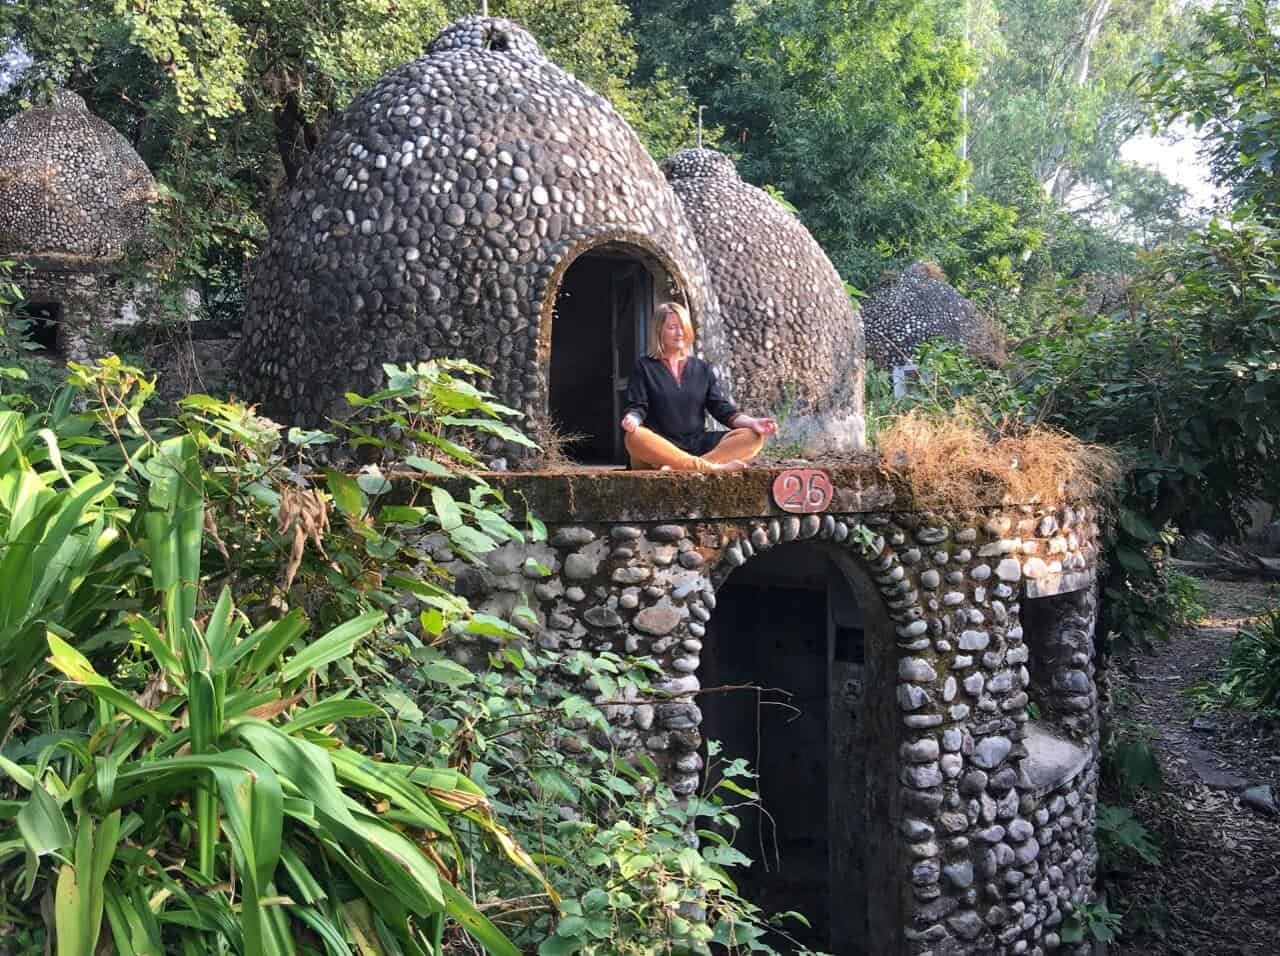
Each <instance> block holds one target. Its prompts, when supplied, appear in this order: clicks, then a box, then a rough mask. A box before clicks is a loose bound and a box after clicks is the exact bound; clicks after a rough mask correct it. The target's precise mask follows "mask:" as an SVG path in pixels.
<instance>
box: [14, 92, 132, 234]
mask: <svg viewBox="0 0 1280 956" xmlns="http://www.w3.org/2000/svg"><path fill="white" fill-rule="evenodd" d="M155 198H156V184H155V180H154V179H152V178H151V173H150V172H149V171H148V170H147V167H146V164H144V163H143V162H142V159H141V157H139V156H138V154H137V153H136V152H134V150H133V147H132V146H130V145H129V143H128V141H127V140H125V138H124V137H123V136H121V135H120V134H119V133H117V132H116V131H115V130H114V129H112V128H111V126H110V125H108V124H107V123H105V122H103V121H102V120H100V119H98V118H97V117H96V116H94V115H93V114H91V113H90V112H89V110H88V108H87V107H86V106H85V103H84V100H82V99H81V98H80V97H79V96H76V95H75V94H74V93H68V92H61V93H58V94H57V95H56V96H55V97H54V101H53V103H52V104H51V105H50V106H47V107H36V108H34V109H29V110H24V111H23V112H21V113H18V114H17V115H16V116H11V117H10V118H9V119H8V120H7V121H5V123H4V124H3V125H0V253H3V254H7V255H72V256H89V257H95V258H115V257H117V256H119V255H121V254H122V253H123V252H124V249H125V246H126V244H128V242H129V241H130V240H132V239H134V238H136V237H138V236H139V235H140V234H141V232H142V228H143V226H144V225H145V223H146V218H147V204H148V203H149V202H152V201H154V200H155Z"/></svg>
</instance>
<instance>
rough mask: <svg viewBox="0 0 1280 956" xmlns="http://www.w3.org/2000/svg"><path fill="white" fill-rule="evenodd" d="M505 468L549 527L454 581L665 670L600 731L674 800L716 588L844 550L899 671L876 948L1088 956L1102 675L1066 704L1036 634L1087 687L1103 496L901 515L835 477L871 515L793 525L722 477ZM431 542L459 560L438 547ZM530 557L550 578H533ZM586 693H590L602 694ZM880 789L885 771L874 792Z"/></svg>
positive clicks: (689, 751) (544, 641)
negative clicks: (811, 554)
mask: <svg viewBox="0 0 1280 956" xmlns="http://www.w3.org/2000/svg"><path fill="white" fill-rule="evenodd" d="M752 480H755V479H754V478H752V479H744V481H752ZM510 481H511V482H513V483H523V486H522V490H523V491H527V492H529V494H528V495H527V497H528V498H529V499H530V500H531V501H532V502H534V503H535V504H534V506H535V508H536V507H537V505H536V502H538V501H539V500H544V501H546V502H547V503H548V511H549V512H550V513H549V517H551V518H552V519H553V523H552V524H551V525H550V526H549V527H550V536H549V540H548V541H546V542H543V543H537V544H528V545H516V544H508V545H506V546H504V547H502V548H500V549H498V550H497V551H495V552H493V553H492V554H490V555H488V556H487V558H486V566H485V567H479V568H478V567H475V566H470V565H466V564H464V563H461V562H458V563H455V564H453V565H450V566H449V569H450V570H451V571H453V572H454V573H455V574H456V576H457V578H456V580H457V589H458V591H459V592H460V593H463V594H466V595H467V596H468V597H470V598H471V599H472V601H473V603H474V604H475V605H476V606H477V607H478V608H480V609H481V610H483V611H486V612H487V613H491V614H498V615H501V616H511V612H512V611H513V610H514V609H515V608H516V607H518V606H520V605H522V604H525V603H527V605H528V606H529V607H530V608H531V609H532V610H533V611H534V616H535V617H536V624H534V623H531V622H530V621H527V620H524V618H523V617H521V616H514V617H512V618H511V619H512V620H513V622H514V623H516V624H517V625H518V626H521V627H522V628H523V629H524V630H525V631H526V632H527V633H528V635H529V640H531V641H536V642H537V643H538V644H539V646H541V647H543V648H545V649H547V650H549V651H552V652H557V651H565V652H568V651H577V650H588V651H597V652H600V651H606V650H608V651H614V652H616V653H619V654H627V655H632V656H636V657H640V658H644V659H647V660H649V661H650V662H652V663H653V664H654V665H655V666H656V667H657V668H659V669H660V671H661V673H662V675H663V677H662V678H661V680H659V681H658V682H657V684H656V686H657V688H658V690H659V691H661V692H662V696H661V698H659V699H655V700H641V699H636V700H634V701H633V702H627V703H623V704H615V705H611V706H610V707H609V708H608V717H609V719H610V721H611V725H612V729H611V731H610V733H609V735H608V739H607V740H604V739H601V740H599V741H597V743H599V744H601V745H605V744H608V745H610V746H612V747H613V748H616V749H617V750H618V751H619V752H621V753H623V754H625V753H629V752H639V751H641V750H643V751H645V752H647V753H648V754H649V755H650V756H651V757H652V758H653V759H654V760H655V761H656V762H657V763H658V764H659V766H661V767H663V768H664V769H665V771H666V773H667V774H668V776H669V779H670V781H671V783H672V785H673V787H674V789H675V791H676V792H677V793H681V794H689V793H693V792H694V791H695V790H696V789H697V788H698V786H699V782H700V771H701V770H702V757H701V754H700V748H701V746H702V742H703V741H702V736H701V734H700V732H699V725H700V722H701V711H700V709H699V707H698V704H697V700H696V697H697V693H698V691H699V689H700V681H699V666H700V663H701V655H702V651H703V647H704V640H705V639H706V638H707V634H708V631H707V623H708V621H709V620H710V619H711V617H712V615H713V614H714V612H715V609H716V606H717V590H718V589H719V586H720V585H721V584H722V583H723V582H724V581H725V580H726V578H727V577H728V576H729V575H730V574H731V573H732V572H733V570H734V569H735V568H737V567H740V566H742V565H744V564H745V563H746V562H748V561H750V560H751V558H752V557H753V556H754V555H755V554H757V553H759V552H762V551H765V550H767V549H769V548H772V547H774V546H776V545H778V544H779V543H785V542H793V541H798V542H811V543H812V544H814V545H815V546H819V547H821V548H823V549H824V550H826V551H827V552H828V553H829V554H832V555H838V556H840V557H841V559H842V561H845V562H851V563H852V566H853V567H854V568H855V569H856V576H862V577H863V578H864V582H863V583H864V585H865V586H864V587H863V588H862V589H861V590H860V591H859V593H861V594H863V595H864V596H865V595H866V594H868V593H870V594H872V595H875V594H877V593H878V595H879V597H878V599H877V600H876V601H875V602H874V603H875V604H876V605H877V606H870V607H863V608H862V610H863V614H864V616H865V618H866V620H867V622H868V623H867V626H866V635H867V637H866V640H867V643H868V647H867V654H868V655H869V656H870V655H871V654H872V653H876V652H877V651H879V650H884V649H885V646H886V645H889V644H891V645H892V649H891V651H890V652H889V653H890V654H891V658H890V659H893V658H894V657H896V661H897V666H896V670H897V676H898V680H897V683H896V684H894V685H890V686H879V687H872V688H868V692H867V696H868V697H869V698H874V697H875V695H881V696H880V697H879V698H878V700H879V702H880V703H887V705H888V709H889V710H890V711H896V713H897V715H898V717H897V726H896V728H895V730H894V733H896V738H895V739H893V741H892V744H893V745H894V746H895V747H896V749H895V750H891V751H889V757H890V759H888V760H886V761H881V762H878V763H873V762H871V761H869V762H868V763H869V765H870V766H874V767H875V768H876V769H875V771H874V772H875V773H876V774H880V775H890V777H891V778H892V779H894V780H896V783H894V784H892V785H891V786H890V789H891V791H892V799H891V800H889V801H887V803H886V804H885V806H886V807H887V808H888V813H887V815H886V817H878V816H877V815H875V814H869V815H868V816H869V819H871V820H873V821H875V820H877V819H880V820H881V822H882V824H883V826H884V827H885V832H883V833H877V834H869V835H867V843H869V844H878V845H882V846H883V845H887V846H889V847H890V848H891V849H892V854H891V860H896V864H894V866H895V870H894V873H895V874H896V879H897V883H898V894H897V899H898V907H897V910H898V911H897V913H896V914H895V917H896V919H895V926H896V932H897V934H898V935H897V938H896V939H894V940H893V941H892V942H891V941H890V939H889V937H888V936H885V935H884V934H883V933H879V934H877V943H876V945H877V947H879V948H877V950H876V951H877V952H878V953H884V954H888V956H894V954H910V956H942V954H969V953H1001V954H1003V953H1031V954H1043V953H1048V952H1068V953H1080V954H1083V953H1085V952H1088V950H1087V948H1081V947H1074V948H1073V947H1072V946H1071V945H1067V944H1064V943H1062V940H1061V932H1060V929H1061V924H1062V921H1063V920H1064V919H1065V918H1066V917H1067V916H1069V914H1070V913H1071V912H1072V911H1073V909H1074V908H1075V907H1077V906H1079V905H1081V904H1082V903H1085V902H1087V901H1089V900H1090V899H1091V893H1092V889H1091V886H1092V875H1093V869H1094V866H1095V862H1096V850H1095V848H1094V844H1093V838H1092V828H1093V821H1094V814H1095V793H1096V779H1097V762H1098V749H1097V735H1096V729H1095V727H1096V725H1095V724H1094V723H1093V722H1092V721H1096V694H1095V693H1094V691H1093V689H1092V686H1090V688H1089V689H1088V692H1087V693H1086V692H1085V691H1084V688H1082V687H1075V686H1073V687H1072V688H1071V693H1070V694H1068V695H1067V696H1065V697H1063V696H1060V695H1061V694H1063V693H1064V692H1065V691H1064V690H1063V689H1062V688H1060V687H1055V688H1051V689H1049V690H1048V691H1043V690H1042V689H1040V688H1037V687H1036V686H1035V678H1034V677H1033V673H1035V670H1034V666H1029V665H1031V656H1032V654H1033V653H1034V650H1033V649H1034V648H1035V647H1037V646H1041V645H1042V644H1043V646H1045V647H1049V648H1059V649H1063V652H1064V653H1067V657H1066V660H1067V661H1068V662H1069V663H1070V664H1071V667H1070V668H1069V669H1070V670H1072V671H1073V672H1075V673H1080V674H1083V675H1085V677H1086V678H1087V679H1088V680H1089V682H1090V684H1092V670H1091V661H1090V662H1089V664H1088V666H1085V665H1084V664H1082V663H1081V662H1079V660H1078V659H1077V658H1075V657H1074V656H1073V655H1075V654H1085V653H1088V654H1089V655H1090V656H1091V647H1090V645H1089V644H1088V643H1087V642H1088V640H1091V635H1092V630H1093V622H1094V617H1095V614H1094V597H1093V590H1092V587H1093V585H1092V581H1093V577H1094V572H1095V567H1096V562H1097V559H1098V535H1099V529H1098V523H1097V521H1098V519H1097V515H1096V513H1095V511H1094V510H1093V509H1092V508H1090V507H1081V508H1076V507H1067V506H1064V507H1059V508H1043V507H1031V506H1026V507H999V508H992V509H989V510H986V511H983V512H979V513H969V514H964V515H956V514H936V513H928V512H914V511H895V510H892V508H893V504H894V503H895V500H902V499H901V496H900V495H899V494H898V492H897V491H895V489H894V487H892V486H890V485H889V484H887V483H885V482H884V481H883V480H882V478H878V477H876V476H875V475H866V476H857V480H856V481H855V476H854V475H852V474H843V473H841V474H836V475H835V481H836V484H837V490H836V497H835V501H836V504H835V505H833V507H843V508H845V509H849V507H850V505H851V504H856V503H862V504H861V505H859V506H858V507H859V508H863V507H865V510H842V511H839V512H836V513H829V514H824V515H809V516H805V517H797V516H793V515H783V514H781V513H778V512H776V510H774V509H772V508H771V507H769V506H762V505H759V504H757V508H758V510H759V512H760V516H758V517H732V516H726V515H725V511H726V509H728V510H729V511H732V510H733V503H734V502H737V507H739V508H740V507H741V506H742V504H743V503H744V502H750V501H757V502H758V496H757V495H756V494H754V493H753V492H752V491H751V489H748V488H737V487H735V486H734V485H733V484H732V482H733V479H725V478H723V477H721V476H710V477H708V478H703V477H700V476H680V477H678V478H665V481H666V482H667V484H666V487H663V488H660V486H659V485H657V484H653V483H654V482H662V481H664V477H649V478H644V477H639V476H627V475H620V476H616V477H614V478H612V479H608V480H606V479H603V478H599V477H597V478H594V479H592V480H590V481H587V480H585V479H584V480H582V481H581V482H580V483H579V484H580V487H578V490H577V491H576V492H575V483H574V481H575V479H574V478H573V476H556V477H554V478H553V477H549V476H543V477H541V478H534V477H528V476H524V477H521V476H513V477H512V478H511V479H510ZM538 484H540V485H542V486H543V487H542V489H541V491H538V490H536V489H535V487H534V486H535V485H538ZM738 484H739V485H741V484H743V482H742V481H740V482H739V483H738ZM677 485H680V486H687V488H685V489H684V490H685V491H686V492H687V495H684V496H682V495H681V493H680V492H681V488H680V487H677ZM855 485H856V487H855ZM713 488H714V489H718V491H715V492H713V491H710V490H708V489H713ZM566 491H567V494H566V493H565V492H566ZM651 492H652V494H651ZM615 500H616V501H619V502H627V503H626V504H615V505H612V506H611V509H612V510H611V511H610V512H609V513H612V514H615V515H617V516H618V518H617V519H616V520H612V521H601V520H598V518H597V516H598V515H599V514H601V513H602V511H601V510H600V509H601V505H602V504H605V503H607V502H610V501H615ZM676 501H679V502H681V504H680V505H674V504H672V502H676ZM552 502H559V504H558V505H553V504H551V503H552ZM840 502H844V504H843V506H842V505H841V504H840ZM664 509H665V517H664V516H663V512H664ZM872 509H875V510H872ZM540 513H542V512H540ZM573 517H576V518H577V520H572V518H573ZM593 518H596V519H597V520H592V519H593ZM566 519H568V520H566ZM427 546H428V548H432V549H434V551H435V554H436V556H437V557H438V558H440V559H441V560H445V559H447V558H448V557H449V552H448V549H447V546H446V544H445V542H444V541H443V539H435V540H432V539H427ZM529 558H532V559H533V561H534V562H535V563H536V564H540V565H542V566H544V567H545V568H548V569H550V571H551V574H550V576H549V577H545V578H541V577H537V576H536V572H532V571H530V570H529V568H531V567H532V564H529V563H527V559H529ZM531 575H533V576H531ZM1032 593H1034V594H1035V595H1036V596H1035V597H1030V596H1029V595H1030V594H1032ZM1060 594H1065V596H1064V597H1055V596H1056V595H1060ZM1055 600H1056V601H1061V602H1062V604H1061V605H1059V606H1058V608H1057V610H1056V611H1055V612H1054V613H1051V614H1049V615H1047V616H1045V615H1041V616H1040V617H1039V618H1037V615H1035V614H1032V615H1031V618H1032V619H1036V620H1038V621H1040V622H1047V623H1044V626H1045V627H1047V628H1048V629H1049V630H1050V631H1051V632H1052V633H1051V634H1049V635H1048V638H1047V640H1045V641H1041V638H1042V637H1043V635H1027V634H1026V633H1025V631H1024V627H1023V609H1024V604H1026V603H1027V602H1036V601H1041V602H1043V601H1055ZM877 621H878V622H879V623H878V624H877V623H876V622H877ZM1082 635H1084V636H1082ZM876 642H878V646H877V647H873V646H871V645H872V644H873V643H876ZM1068 645H1070V647H1071V648H1072V650H1071V651H1070V652H1069V653H1068V652H1066V651H1065V648H1066V647H1067V646H1068ZM456 648H457V653H458V656H459V659H460V660H461V661H463V662H468V661H469V660H470V659H471V658H472V656H473V655H474V656H475V657H476V659H477V660H478V659H481V658H482V657H483V655H485V654H487V653H488V651H489V650H490V649H491V646H490V645H488V644H487V643H486V642H485V641H484V640H483V639H476V640H475V641H474V643H473V644H471V645H466V644H458V645H457V646H456ZM1052 653H1054V654H1055V655H1056V654H1057V653H1058V651H1057V650H1053V651H1052ZM1056 672H1059V671H1055V673H1056ZM563 679H564V680H565V681H566V682H570V683H571V682H572V680H573V678H572V677H570V676H569V675H567V674H566V675H564V676H563ZM581 691H582V692H583V693H585V694H587V695H588V696H594V695H593V692H592V689H591V688H590V687H582V688H581ZM1042 693H1048V694H1049V695H1050V697H1051V698H1052V699H1054V700H1062V701H1066V700H1083V699H1085V698H1087V699H1088V701H1089V707H1088V708H1087V709H1081V708H1079V707H1075V706H1074V705H1073V707H1072V708H1067V710H1068V712H1069V716H1068V717H1067V718H1066V719H1067V721H1068V723H1067V724H1066V726H1059V725H1057V724H1055V723H1053V721H1052V720H1049V721H1048V722H1046V723H1045V724H1041V723H1039V722H1031V721H1030V720H1029V714H1028V703H1029V701H1030V700H1031V695H1032V694H1037V695H1040V694H1042ZM595 699H597V700H599V699H600V698H599V697H598V696H597V697H596V698H595ZM870 706H871V707H872V708H874V707H875V706H876V700H872V701H871V702H870ZM590 732H591V731H588V730H587V729H586V728H583V729H582V730H581V731H580V733H590ZM585 742H586V738H584V737H581V736H576V735H575V734H572V733H571V734H569V735H567V736H566V737H565V738H564V739H563V741H562V746H563V747H564V749H565V750H566V751H568V752H571V753H572V752H577V751H581V750H583V749H585V746H584V744H585ZM877 782H879V783H881V784H883V783H884V782H885V778H884V777H880V778H879V779H878V781H869V789H870V790H873V791H874V790H875V786H876V784H877ZM891 935H892V934H891Z"/></svg>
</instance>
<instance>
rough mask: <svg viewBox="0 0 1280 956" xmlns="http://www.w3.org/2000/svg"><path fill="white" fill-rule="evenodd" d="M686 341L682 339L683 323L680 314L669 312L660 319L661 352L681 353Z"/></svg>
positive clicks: (664, 353)
mask: <svg viewBox="0 0 1280 956" xmlns="http://www.w3.org/2000/svg"><path fill="white" fill-rule="evenodd" d="M687 346H688V343H687V342H686V341H685V340H684V323H683V322H681V321H680V316H678V315H676V314H675V313H674V312H669V313H668V314H667V317H666V318H664V319H663V320H662V354H663V355H683V354H684V351H685V348H686V347H687Z"/></svg>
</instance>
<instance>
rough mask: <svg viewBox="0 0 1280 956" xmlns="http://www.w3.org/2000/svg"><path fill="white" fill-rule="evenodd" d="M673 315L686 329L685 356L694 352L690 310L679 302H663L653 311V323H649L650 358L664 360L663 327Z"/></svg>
mask: <svg viewBox="0 0 1280 956" xmlns="http://www.w3.org/2000/svg"><path fill="white" fill-rule="evenodd" d="M673 315H675V316H679V318H680V325H681V326H682V327H683V328H684V354H685V355H688V354H689V353H690V352H692V351H693V320H692V319H690V318H689V310H688V309H686V308H685V307H684V306H683V305H681V304H680V303H679V302H663V303H662V304H661V305H660V306H658V307H657V308H656V309H654V310H653V321H652V322H650V323H649V351H648V353H647V354H648V356H649V358H651V359H660V358H662V327H663V326H664V325H666V323H667V319H668V318H669V317H671V316H673Z"/></svg>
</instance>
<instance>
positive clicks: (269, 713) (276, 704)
mask: <svg viewBox="0 0 1280 956" xmlns="http://www.w3.org/2000/svg"><path fill="white" fill-rule="evenodd" d="M302 697H303V695H302V694H294V695H293V696H292V697H281V698H279V699H278V700H272V701H268V702H267V703H265V704H263V705H262V706H260V707H255V708H253V710H251V711H249V716H250V717H257V718H259V719H261V720H270V719H271V718H272V717H276V716H278V715H280V714H283V713H284V712H285V711H286V710H288V709H289V708H290V707H292V706H293V705H294V704H296V703H297V702H298V701H300V700H302Z"/></svg>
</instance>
